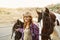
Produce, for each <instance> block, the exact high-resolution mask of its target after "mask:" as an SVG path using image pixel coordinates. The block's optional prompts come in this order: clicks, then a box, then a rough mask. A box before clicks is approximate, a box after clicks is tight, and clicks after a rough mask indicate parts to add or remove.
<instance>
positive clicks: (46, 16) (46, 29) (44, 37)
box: [37, 8, 59, 40]
mask: <svg viewBox="0 0 60 40" xmlns="http://www.w3.org/2000/svg"><path fill="white" fill-rule="evenodd" d="M37 14H38V22H40V21H41V19H42V21H43V27H42V30H41V40H51V37H50V35H51V34H52V33H53V31H54V27H55V21H57V25H58V26H59V21H58V19H56V16H55V15H54V13H52V12H50V11H49V9H48V8H45V11H43V12H38V11H37Z"/></svg>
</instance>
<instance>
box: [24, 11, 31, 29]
mask: <svg viewBox="0 0 60 40" xmlns="http://www.w3.org/2000/svg"><path fill="white" fill-rule="evenodd" d="M26 16H28V17H30V21H29V25H28V26H30V24H31V23H32V16H31V14H30V13H28V12H27V13H26V14H24V15H23V20H24V18H25V17H26ZM26 25H27V23H26V22H25V20H24V29H25V28H26Z"/></svg>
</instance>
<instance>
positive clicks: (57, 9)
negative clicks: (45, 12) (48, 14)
mask: <svg viewBox="0 0 60 40" xmlns="http://www.w3.org/2000/svg"><path fill="white" fill-rule="evenodd" d="M47 7H48V8H49V9H50V10H51V11H54V12H57V13H59V14H60V4H56V5H53V4H52V5H48V6H47Z"/></svg>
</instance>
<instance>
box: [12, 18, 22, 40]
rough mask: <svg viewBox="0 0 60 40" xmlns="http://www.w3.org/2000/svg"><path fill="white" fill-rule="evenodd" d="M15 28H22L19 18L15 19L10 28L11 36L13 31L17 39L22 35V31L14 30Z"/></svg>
mask: <svg viewBox="0 0 60 40" xmlns="http://www.w3.org/2000/svg"><path fill="white" fill-rule="evenodd" d="M17 28H23V22H21V21H20V20H19V19H18V20H17V22H16V23H15V24H14V26H13V28H12V36H13V33H15V38H14V39H15V40H19V39H20V38H21V36H22V33H20V32H19V31H15V29H17ZM12 36H11V38H12Z"/></svg>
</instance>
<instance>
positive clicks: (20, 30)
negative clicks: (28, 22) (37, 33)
mask: <svg viewBox="0 0 60 40" xmlns="http://www.w3.org/2000/svg"><path fill="white" fill-rule="evenodd" d="M15 30H16V31H19V32H21V33H23V28H18V29H15Z"/></svg>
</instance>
